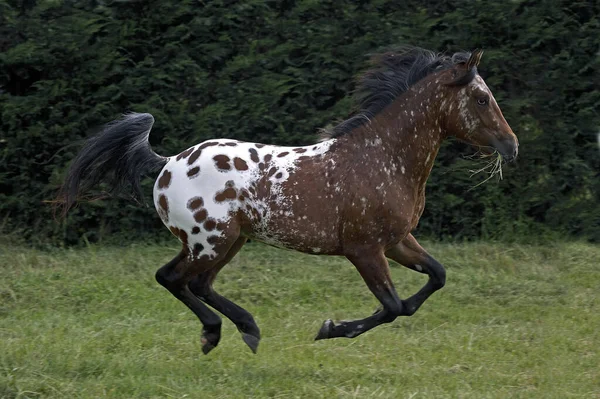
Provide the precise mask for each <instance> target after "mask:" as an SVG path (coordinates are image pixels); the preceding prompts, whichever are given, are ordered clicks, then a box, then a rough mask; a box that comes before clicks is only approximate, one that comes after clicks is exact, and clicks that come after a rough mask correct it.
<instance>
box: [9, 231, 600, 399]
mask: <svg viewBox="0 0 600 399" xmlns="http://www.w3.org/2000/svg"><path fill="white" fill-rule="evenodd" d="M424 246H425V247H426V248H428V249H429V251H430V253H431V254H433V255H434V256H435V257H436V258H437V259H439V260H440V261H441V262H442V263H443V264H445V266H446V267H447V271H448V280H447V285H446V287H445V288H444V289H442V290H441V291H440V292H438V293H436V294H434V295H433V296H432V297H431V298H430V299H429V300H428V301H427V302H426V303H425V304H424V305H423V307H422V308H421V309H420V310H419V311H418V312H417V313H416V314H415V315H414V316H413V317H409V318H399V319H397V320H396V321H395V322H393V323H391V324H387V325H384V326H381V327H378V328H376V329H374V330H372V331H370V332H368V333H366V334H364V335H362V336H360V337H358V338H356V339H353V340H349V339H338V340H325V341H318V342H315V341H313V338H314V336H315V335H316V333H317V330H318V329H319V327H320V326H321V323H322V322H323V320H325V319H327V318H333V319H335V320H340V319H351V318H357V317H364V316H367V315H369V314H371V313H372V312H373V310H374V309H375V308H376V307H377V302H376V300H375V299H374V298H373V296H372V295H371V293H370V292H369V291H368V289H367V288H366V286H365V285H364V283H363V282H362V280H361V279H360V277H359V275H358V273H357V272H356V271H355V270H354V268H353V267H352V266H351V265H350V264H349V262H347V261H346V260H345V259H343V258H338V257H316V256H308V255H303V254H299V253H295V252H290V251H285V250H279V249H274V248H270V247H267V246H264V245H261V244H257V243H250V244H248V245H246V246H245V247H244V249H243V250H242V251H241V253H240V254H239V255H238V256H237V257H236V258H235V259H234V260H233V261H232V263H231V264H230V265H228V266H227V267H226V268H225V269H224V270H223V272H222V273H221V274H220V276H219V279H218V281H217V289H218V290H219V291H220V292H221V293H222V294H224V295H225V296H227V297H229V298H230V299H232V300H234V301H237V302H238V303H239V304H240V305H242V306H244V307H245V308H247V309H248V310H249V311H250V312H251V313H253V315H254V316H255V318H256V321H257V323H258V325H259V326H260V327H261V330H262V335H263V339H262V341H261V344H260V346H259V349H258V354H257V355H254V354H252V353H251V351H250V350H249V349H248V348H247V347H246V346H245V345H244V343H243V342H242V340H241V338H240V335H239V333H238V332H237V330H236V328H235V327H234V325H233V324H232V323H231V322H229V321H228V320H226V319H224V324H223V337H222V340H221V343H220V345H219V346H218V347H217V348H216V349H214V350H213V351H212V352H211V353H210V354H209V355H208V356H205V355H203V354H202V352H201V349H200V342H199V337H200V329H201V326H200V324H199V322H198V320H197V319H196V318H195V316H194V315H193V314H192V313H191V312H190V311H189V310H188V309H187V308H186V307H185V306H184V305H182V304H181V303H180V302H178V301H177V300H176V299H175V298H173V297H172V296H171V295H170V294H169V293H168V292H167V291H166V290H165V289H164V288H162V287H161V286H159V285H158V284H157V283H156V282H155V280H154V272H155V270H156V269H157V268H158V267H159V266H161V265H162V264H164V263H165V262H167V261H169V260H170V259H171V258H172V257H173V256H174V255H175V254H176V252H177V250H178V247H177V245H176V244H175V243H172V244H168V245H130V246H126V247H104V246H100V245H95V246H94V245H92V246H88V247H87V248H82V249H51V250H46V251H42V250H35V249H31V248H27V247H25V246H20V245H13V244H10V243H4V244H2V245H1V246H0V398H246V397H249V398H323V397H327V398H372V397H373V398H412V399H415V398H600V366H599V365H600V357H599V353H598V352H599V348H600V248H599V247H598V246H597V245H592V244H584V243H549V244H548V245H545V246H525V245H516V244H510V245H507V244H498V243H467V244H439V243H424ZM392 274H393V277H394V281H395V283H396V287H397V289H398V291H399V293H400V295H401V296H402V297H407V296H409V295H411V294H412V293H414V292H415V291H416V290H417V289H418V288H419V287H420V286H421V285H422V284H423V283H424V282H425V280H426V277H425V276H423V275H420V274H418V273H415V272H413V271H410V270H408V269H405V268H403V267H401V266H398V265H392Z"/></svg>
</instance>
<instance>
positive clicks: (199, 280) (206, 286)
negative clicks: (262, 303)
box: [189, 238, 260, 353]
mask: <svg viewBox="0 0 600 399" xmlns="http://www.w3.org/2000/svg"><path fill="white" fill-rule="evenodd" d="M245 242H246V238H239V239H238V241H236V243H235V244H234V245H233V246H232V248H231V249H230V250H229V252H228V253H227V255H226V256H225V259H223V261H221V262H220V263H219V265H217V266H216V267H214V268H213V269H211V270H209V271H207V272H205V273H202V274H200V275H198V276H196V277H195V278H194V279H193V280H192V281H190V283H189V287H190V289H191V290H192V292H193V293H194V295H196V296H197V297H198V298H200V299H201V300H202V301H204V303H206V304H207V305H209V306H211V307H212V308H213V309H215V310H217V311H219V312H221V313H222V314H223V315H225V317H227V318H228V319H229V320H231V321H232V322H233V324H235V325H236V327H237V329H238V330H239V332H240V333H241V334H242V339H243V340H244V342H245V343H246V345H248V346H249V347H250V349H251V350H252V352H254V353H256V350H257V348H258V343H259V342H260V329H259V328H258V326H257V325H256V322H255V321H254V318H253V317H252V315H251V314H250V312H248V311H247V310H246V309H244V308H242V307H241V306H239V305H237V304H235V303H233V302H232V301H230V300H229V299H227V298H225V297H223V296H221V295H220V294H219V293H217V292H216V291H215V290H214V289H213V282H214V280H215V278H216V276H217V274H218V273H219V271H220V270H221V269H222V268H223V267H224V266H225V265H226V264H227V263H228V262H229V261H230V260H231V259H232V258H233V257H234V256H235V254H236V253H237V252H238V251H239V250H240V249H241V248H242V246H243V245H244V244H245Z"/></svg>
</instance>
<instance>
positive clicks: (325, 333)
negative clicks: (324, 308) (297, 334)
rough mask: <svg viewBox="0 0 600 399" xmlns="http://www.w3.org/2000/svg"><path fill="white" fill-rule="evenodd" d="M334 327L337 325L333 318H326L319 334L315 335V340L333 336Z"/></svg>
mask: <svg viewBox="0 0 600 399" xmlns="http://www.w3.org/2000/svg"><path fill="white" fill-rule="evenodd" d="M333 327H335V325H334V324H333V321H332V320H331V319H327V320H325V321H324V322H323V325H322V326H321V329H320V330H319V332H318V333H317V336H316V337H315V341H318V340H320V339H327V338H331V333H332V332H333Z"/></svg>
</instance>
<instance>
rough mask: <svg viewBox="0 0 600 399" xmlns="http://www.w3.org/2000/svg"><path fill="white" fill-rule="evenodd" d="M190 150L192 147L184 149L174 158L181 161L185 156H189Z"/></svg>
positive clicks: (192, 150) (192, 149) (191, 150)
mask: <svg viewBox="0 0 600 399" xmlns="http://www.w3.org/2000/svg"><path fill="white" fill-rule="evenodd" d="M192 152H194V147H192V148H188V149H187V150H185V151H183V152H182V153H180V154H179V155H177V158H175V160H177V161H181V160H182V159H186V158H187V157H189V156H190V154H191V153H192Z"/></svg>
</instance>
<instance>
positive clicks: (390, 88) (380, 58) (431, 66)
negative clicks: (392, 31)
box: [321, 47, 476, 139]
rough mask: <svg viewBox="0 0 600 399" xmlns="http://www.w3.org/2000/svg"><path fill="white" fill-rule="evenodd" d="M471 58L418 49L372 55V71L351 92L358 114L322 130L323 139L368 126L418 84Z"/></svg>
mask: <svg viewBox="0 0 600 399" xmlns="http://www.w3.org/2000/svg"><path fill="white" fill-rule="evenodd" d="M470 55H471V54H470V53H468V52H459V53H455V54H453V55H452V56H447V55H444V54H440V53H434V52H433V51H430V50H426V49H423V48H419V47H400V48H396V49H394V50H392V51H388V52H385V53H383V54H374V55H372V56H371V60H370V63H371V65H372V67H371V68H370V69H368V70H367V71H366V72H365V73H364V74H362V75H361V76H360V77H359V78H358V80H357V85H356V89H355V91H354V101H355V103H356V108H357V111H355V112H354V113H353V115H352V116H351V117H350V118H349V119H347V120H345V121H343V122H341V123H339V124H338V125H337V126H334V127H332V128H328V129H327V128H326V129H323V130H322V133H321V135H322V137H323V138H324V139H330V138H335V137H339V136H342V135H344V134H346V133H348V132H350V131H352V130H353V129H355V128H357V127H359V126H361V125H363V124H365V123H367V122H369V121H370V120H371V118H373V117H374V116H375V115H377V114H378V113H379V112H381V111H382V110H383V109H384V108H386V107H387V106H388V105H390V104H391V103H392V102H394V100H395V99H396V98H398V96H400V95H402V94H403V93H405V92H406V91H407V90H408V88H409V87H411V86H412V85H414V84H415V83H417V82H418V81H419V80H421V79H423V78H424V77H426V76H427V75H429V74H431V73H433V72H439V71H444V70H447V69H450V68H452V67H453V66H454V65H457V64H461V63H466V62H467V61H468V60H469V57H470ZM475 74H476V70H475V68H473V69H472V70H471V71H469V73H467V74H466V75H465V76H461V77H459V78H458V79H457V80H456V81H454V82H452V83H451V84H452V85H455V86H460V85H465V84H467V83H469V82H470V81H471V80H473V78H474V77H475Z"/></svg>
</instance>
